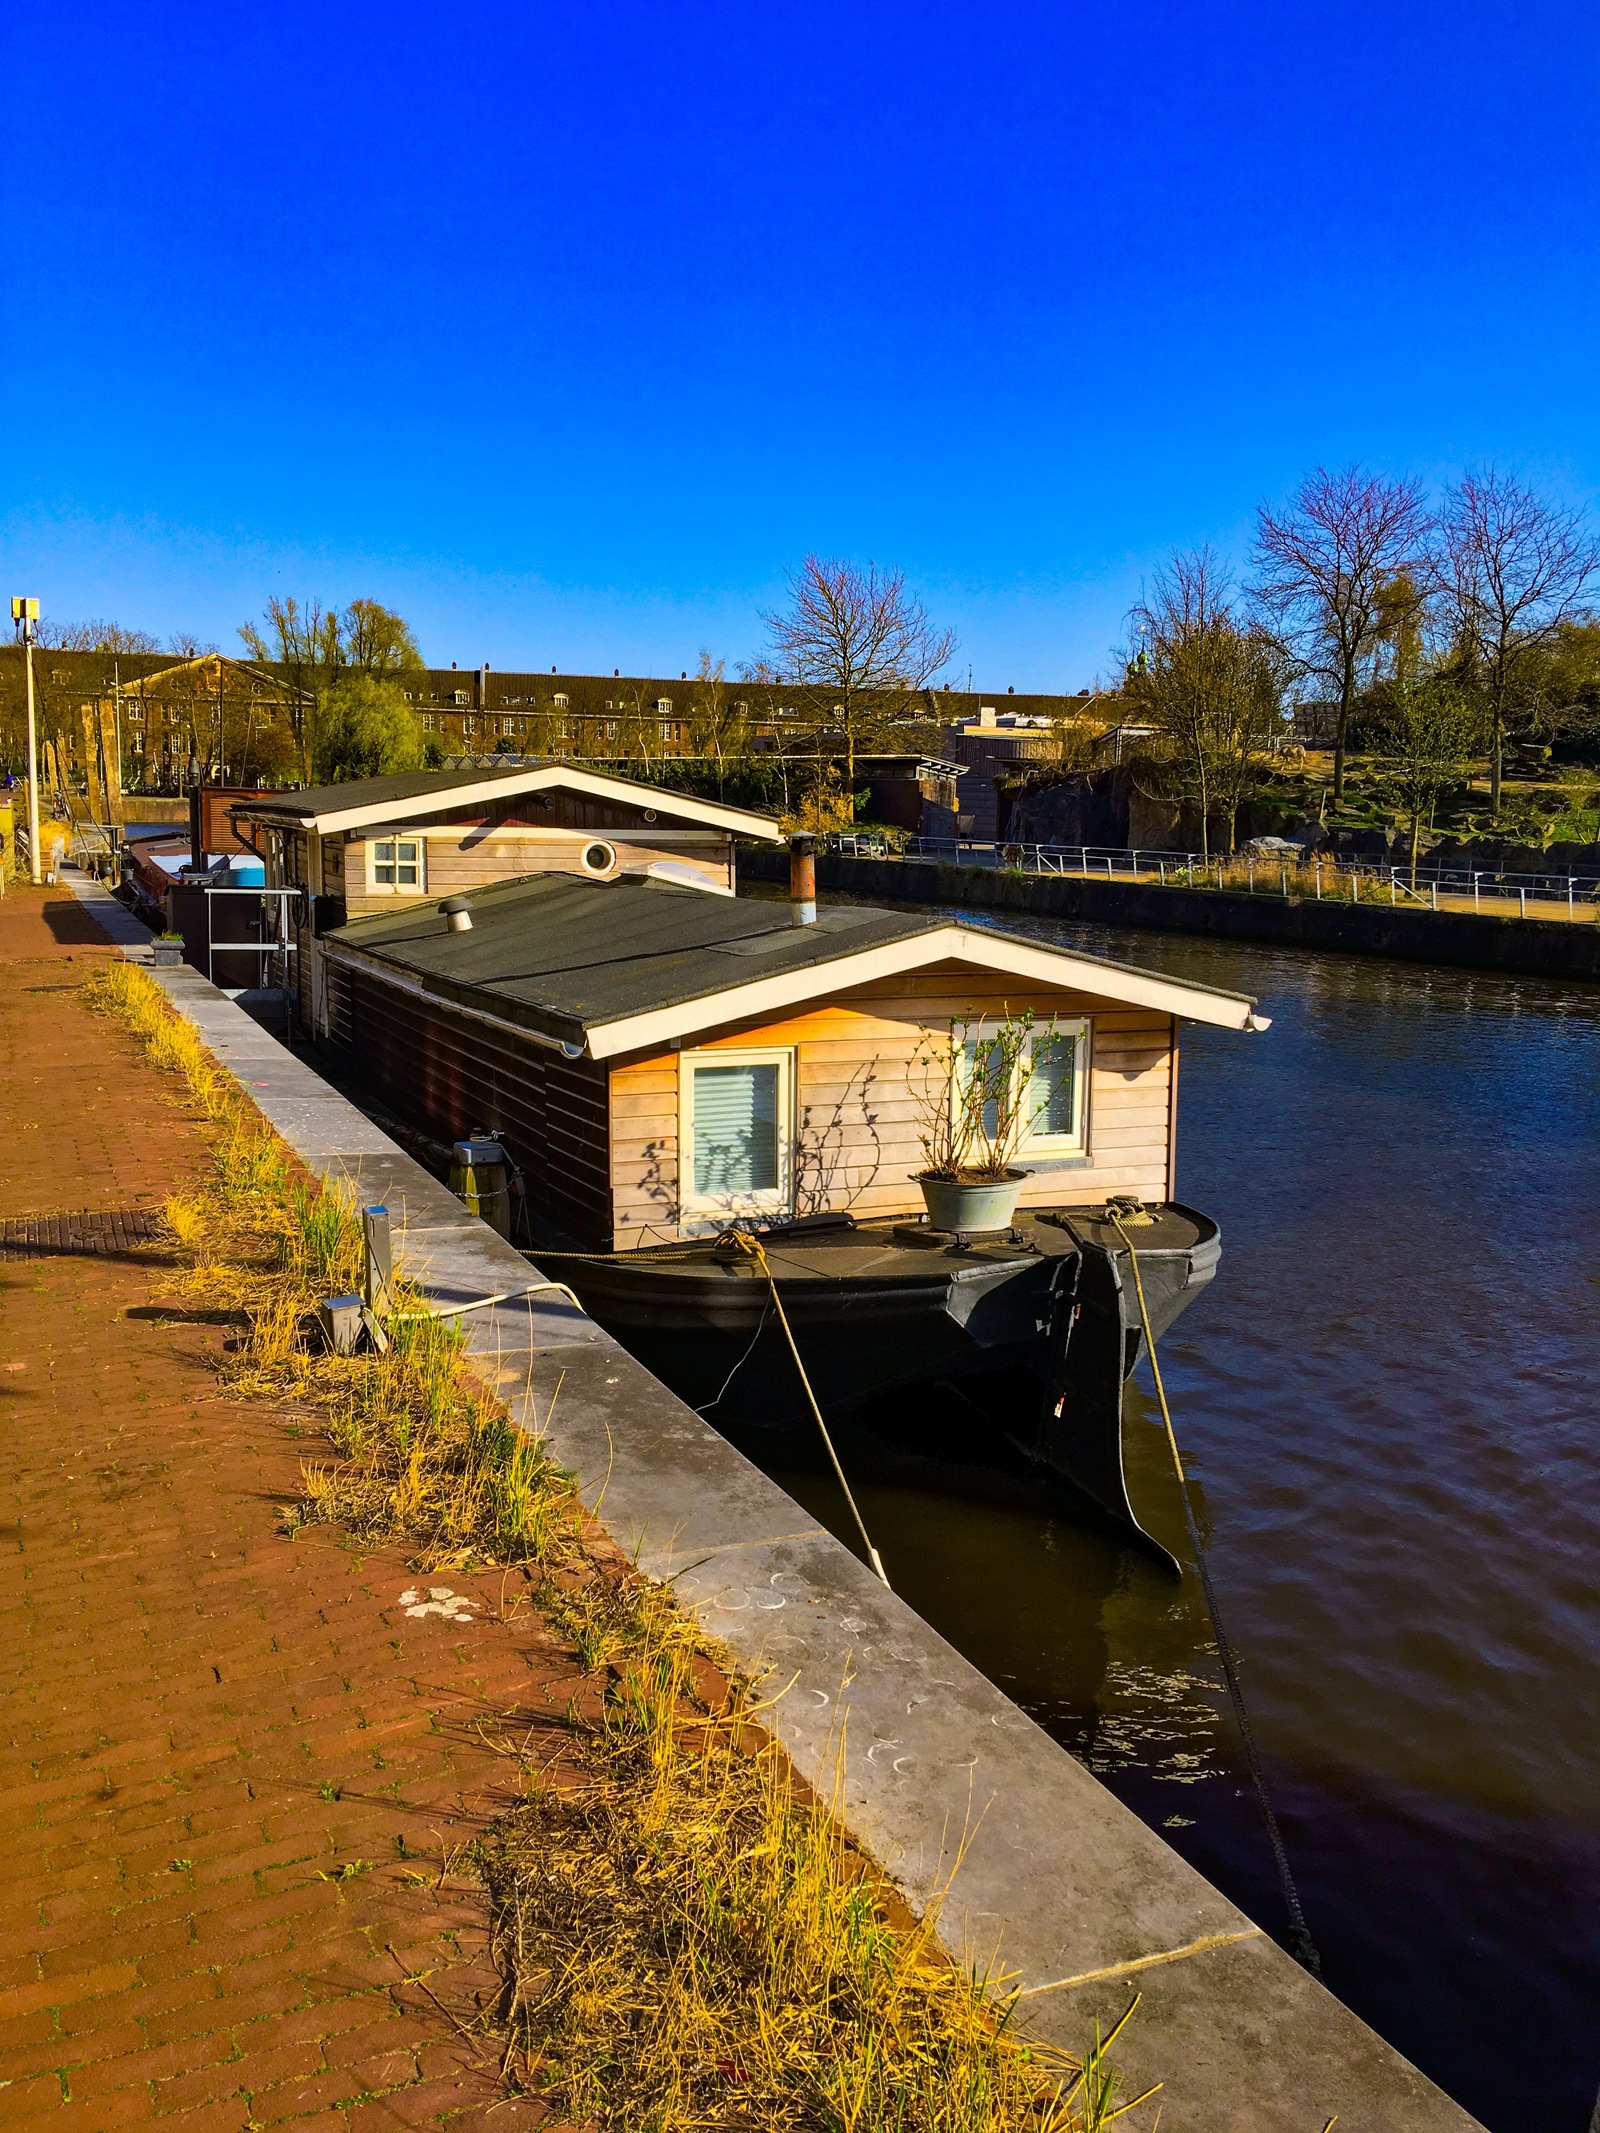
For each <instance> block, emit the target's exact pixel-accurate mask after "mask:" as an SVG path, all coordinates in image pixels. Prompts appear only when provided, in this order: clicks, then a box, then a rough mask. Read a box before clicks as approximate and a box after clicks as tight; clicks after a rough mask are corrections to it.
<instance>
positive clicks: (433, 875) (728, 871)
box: [229, 763, 781, 1038]
mask: <svg viewBox="0 0 1600 2133" xmlns="http://www.w3.org/2000/svg"><path fill="white" fill-rule="evenodd" d="M229 814H230V817H231V820H232V823H233V826H234V829H235V830H236V832H237V834H238V836H239V837H240V839H241V840H242V841H244V842H245V843H247V844H248V846H249V848H250V850H251V851H252V852H253V853H254V854H255V855H256V856H257V857H258V858H259V859H260V860H261V861H262V863H263V866H264V869H265V873H266V887H267V888H268V889H269V890H283V889H294V890H298V891H299V892H300V894H299V895H298V896H297V897H296V899H295V903H294V906H293V941H294V954H293V979H294V990H295V1015H296V1022H297V1026H298V1032H299V1034H300V1035H302V1036H306V1037H313V1038H316V1037H325V1036H327V1035H328V1034H329V1027H330V1025H329V996H328V988H327V964H326V959H325V957H324V953H323V946H322V944H323V941H324V939H325V937H326V936H327V935H329V934H330V933H332V932H334V931H335V930H336V929H338V928H339V927H342V926H343V925H345V923H346V922H347V921H349V920H352V919H356V918H360V917H362V916H364V915H367V914H378V913H387V914H391V915H392V914H393V913H395V912H397V911H402V910H407V909H409V908H411V907H412V906H414V905H421V904H436V903H438V902H439V901H440V900H442V899H444V898H447V897H449V896H451V895H460V894H467V893H470V892H472V891H474V890H477V889H481V888H483V887H484V886H486V885H487V884H488V883H491V882H496V881H504V880H507V879H510V878H515V877H521V876H524V875H537V874H541V873H545V872H561V873H563V874H571V875H576V876H578V877H580V878H581V879H584V880H588V881H594V882H614V881H618V880H620V879H623V878H625V877H627V878H633V877H642V876H644V875H648V874H654V875H655V876H656V877H657V878H659V879H663V880H669V881H676V882H678V883H680V884H688V885H691V886H692V887H694V888H695V889H698V890H702V891H708V892H710V893H711V894H713V895H720V896H727V897H731V896H732V895H733V893H734V845H735V840H736V839H744V840H747V841H752V842H757V843H778V842H781V833H780V831H779V829H778V826H777V824H776V823H775V822H774V821H772V819H771V818H770V817H769V816H767V815H757V814H752V813H750V812H749V811H748V810H747V809H745V808H740V807H724V806H722V805H721V804H720V803H718V802H716V801H713V800H700V799H696V798H694V797H693V796H691V795H689V794H686V793H676V792H667V791H664V790H662V789H660V788H659V787H656V786H653V785H640V784H636V783H635V782H633V781H632V780H631V779H627V778H613V777H606V776H603V775H601V774H600V773H598V772H594V771H587V770H585V769H583V768H582V767H581V766H580V765H578V764H576V763H539V764H533V765H528V764H518V765H515V766H514V767H511V768H509V769H501V768H483V767H474V768H471V769H466V770H453V771H440V770H418V771H399V772H395V773H393V774H391V775H389V776H387V777H381V778H363V779H358V780H354V781H352V782H351V783H349V784H344V785H322V786H312V787H310V788H308V789H302V790H300V791H286V792H263V793H255V794H252V795H250V796H248V797H247V798H246V799H244V800H242V801H238V802H236V803H235V804H234V805H233V806H232V807H231V808H230V809H229Z"/></svg>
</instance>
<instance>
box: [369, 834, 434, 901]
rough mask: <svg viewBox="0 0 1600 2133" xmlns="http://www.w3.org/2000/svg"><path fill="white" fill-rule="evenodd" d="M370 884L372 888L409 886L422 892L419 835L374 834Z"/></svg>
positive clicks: (401, 887) (405, 887)
mask: <svg viewBox="0 0 1600 2133" xmlns="http://www.w3.org/2000/svg"><path fill="white" fill-rule="evenodd" d="M372 886H373V887H374V888H375V889H394V890H397V891H400V890H406V889H409V890H411V891H413V892H414V893H415V894H417V895H421V894H422V892H423V890H424V889H425V888H426V887H427V883H426V882H425V881H424V879H423V863H422V839H421V838H420V837H376V838H374V839H373V844H372Z"/></svg>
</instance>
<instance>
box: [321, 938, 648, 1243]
mask: <svg viewBox="0 0 1600 2133" xmlns="http://www.w3.org/2000/svg"><path fill="white" fill-rule="evenodd" d="M328 975H329V992H330V1010H331V1032H330V1033H331V1035H332V1037H333V1040H334V1041H335V1042H336V1043H338V1044H340V1045H342V1046H343V1047H345V1048H346V1049H347V1050H348V1052H349V1054H350V1058H351V1064H352V1066H353V1068H354V1071H355V1074H356V1076H357V1077H358V1078H359V1080H360V1081H361V1083H362V1084H363V1085H364V1086H365V1087H368V1088H370V1089H371V1090H372V1091H373V1093H374V1094H375V1095H377V1096H379V1097H381V1098H382V1099H383V1101H384V1102H385V1103H386V1104H387V1105H388V1106H389V1107H390V1108H391V1109H392V1110H393V1112H394V1113H395V1116H396V1117H397V1118H400V1119H403V1120H404V1121H405V1122H406V1123H407V1124H408V1125H411V1126H415V1127H418V1128H420V1129H421V1130H422V1131H423V1132H425V1133H427V1134H429V1135H431V1136H432V1137H433V1138H434V1139H435V1140H440V1141H456V1140H460V1139H463V1138H464V1137H466V1136H467V1135H468V1134H471V1133H481V1132H488V1133H492V1134H493V1135H494V1137H495V1138H496V1139H497V1140H499V1141H500V1142H502V1144H503V1145H504V1147H505V1149H506V1152H507V1153H508V1154H509V1155H510V1157H511V1159H512V1160H513V1162H515V1163H516V1164H517V1166H518V1167H519V1169H520V1170H521V1171H522V1174H523V1178H524V1180H525V1181H526V1185H527V1191H528V1206H529V1213H530V1217H531V1219H532V1222H533V1225H534V1228H535V1232H536V1234H537V1235H538V1236H539V1237H540V1238H541V1240H542V1241H548V1242H551V1243H570V1244H572V1245H575V1246H576V1247H577V1248H578V1249H579V1250H581V1251H604V1250H605V1249H606V1248H607V1247H608V1245H609V1244H610V1242H611V1196H610V1170H609V1148H608V1144H607V1119H606V1080H607V1071H606V1068H605V1066H604V1064H602V1063H600V1062H597V1061H595V1060H593V1059H565V1058H563V1057H562V1055H561V1054H560V1053H559V1052H555V1051H551V1050H550V1049H549V1048H548V1047H547V1046H544V1045H541V1044H535V1043H534V1042H533V1040H532V1039H531V1038H524V1037H518V1036H516V1035H515V1034H513V1033H512V1032H510V1031H508V1030H500V1029H496V1028H494V1027H493V1026H492V1025H490V1024H488V1023H484V1022H479V1021H476V1020H475V1019H474V1018H473V1017H471V1016H470V1015H463V1014H460V1013H458V1012H457V1011H456V1010H455V1009H454V1008H452V1007H451V1006H449V1005H448V1003H446V1002H444V1001H439V1000H430V999H426V998H424V997H423V996H422V995H420V994H418V993H413V992H408V991H404V990H402V989H401V988H400V987H399V986H394V985H388V984H385V983H384V981H383V980H382V979H381V978H376V977H373V976H371V975H370V974H369V973H367V972H365V971H360V970H352V969H351V968H350V967H349V966H348V965H344V964H339V963H335V962H331V961H330V964H329V970H328Z"/></svg>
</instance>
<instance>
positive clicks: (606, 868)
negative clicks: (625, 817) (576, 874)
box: [583, 838, 617, 874]
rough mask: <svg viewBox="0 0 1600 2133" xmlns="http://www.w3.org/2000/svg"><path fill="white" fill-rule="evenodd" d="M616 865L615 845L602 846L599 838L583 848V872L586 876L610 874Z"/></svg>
mask: <svg viewBox="0 0 1600 2133" xmlns="http://www.w3.org/2000/svg"><path fill="white" fill-rule="evenodd" d="M616 863H617V852H616V846H615V845H611V844H602V843H601V842H600V841H599V839H598V838H597V839H596V840H595V842H594V843H593V844H586V845H585V846H584V848H583V871H584V872H585V873H586V874H609V873H610V872H611V870H612V868H613V867H614V866H615V865H616Z"/></svg>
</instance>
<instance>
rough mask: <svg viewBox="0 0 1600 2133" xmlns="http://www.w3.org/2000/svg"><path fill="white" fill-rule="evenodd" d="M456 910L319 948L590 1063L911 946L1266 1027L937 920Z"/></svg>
mask: <svg viewBox="0 0 1600 2133" xmlns="http://www.w3.org/2000/svg"><path fill="white" fill-rule="evenodd" d="M452 900H453V899H452ZM470 908H471V912H472V925H471V927H470V929H469V930H468V931H466V932H464V933H452V932H451V931H450V928H449V924H448V921H447V920H446V918H445V917H444V915H443V913H442V912H441V911H440V909H439V907H438V906H437V905H435V904H426V905H421V906H418V905H411V906H409V907H407V908H406V909H404V910H400V911H396V912H395V913H393V915H392V916H391V915H390V914H388V913H386V912H379V913H374V914H372V915H371V916H368V917H363V918H358V919H355V920H353V921H352V922H351V923H350V924H349V925H346V926H342V927H340V928H339V929H338V930H337V931H336V932H334V933H332V934H330V935H329V937H328V939H329V945H330V947H331V948H332V949H333V951H334V953H335V954H337V953H338V952H339V950H340V949H347V950H349V951H351V952H352V953H354V954H358V955H360V956H361V957H363V958H370V959H371V960H372V961H373V962H374V963H377V964H379V965H385V966H387V967H389V968H390V969H392V970H394V971H395V972H396V974H397V975H403V976H404V977H406V978H407V979H409V980H411V981H413V982H417V981H420V983H421V985H422V989H423V990H424V991H425V992H429V993H434V994H437V995H438V996H439V997H440V998H443V999H447V1000H453V1001H455V1002H456V1003H457V1004H458V1005H460V1006H462V1007H476V1008H478V1009H479V1010H480V1011H481V1012H483V1013H486V1014H492V1015H494V1016H495V1017H497V1018H498V1019H500V1020H503V1021H507V1022H514V1023H518V1024H520V1025H521V1026H522V1027H523V1028H524V1029H529V1030H533V1031H537V1032H538V1033H539V1034H540V1035H541V1036H544V1037H547V1038H550V1039H552V1040H554V1041H555V1042H556V1043H559V1044H563V1045H569V1046H572V1047H574V1048H575V1049H582V1048H583V1046H584V1045H585V1043H586V1042H587V1041H588V1040H589V1038H590V1035H591V1033H593V1035H594V1037H595V1040H596V1042H597V1043H598V1044H600V1045H601V1048H602V1049H601V1055H602V1056H603V1055H604V1054H605V1053H608V1052H611V1051H615V1050H617V1049H619V1048H620V1046H621V1044H622V1043H623V1042H624V1041H625V1040H623V1039H622V1037H621V1035H620V1032H621V1029H622V1028H623V1027H624V1026H626V1025H629V1024H631V1023H633V1022H635V1021H636V1019H637V1018H641V1017H655V1018H656V1022H655V1024H654V1031H655V1033H656V1034H659V1033H660V1027H661V1021H660V1018H661V1017H662V1016H663V1014H665V1015H666V1016H667V1018H668V1020H669V1021H672V1020H674V1019H675V1018H674V1012H673V1011H675V1010H679V1009H687V1008H690V1007H694V1008H696V1009H698V1008H699V1006H700V1005H701V1004H702V1003H705V1002H708V1001H713V1000H717V999H719V998H723V997H726V996H731V995H736V994H739V993H741V992H744V993H745V994H746V997H747V998H748V996H749V992H750V989H751V988H760V987H761V986H762V985H763V983H764V981H767V980H772V979H777V980H782V981H788V980H795V979H804V980H805V982H804V984H802V986H801V987H800V988H799V990H798V991H796V990H793V989H791V988H789V987H787V986H782V987H780V990H785V991H787V992H788V997H789V998H790V999H791V1000H793V999H798V998H800V997H817V996H820V995H824V994H825V993H826V992H827V989H828V980H827V979H826V978H819V979H818V980H817V981H816V982H815V984H814V987H812V989H811V990H810V991H809V992H808V991H807V987H808V986H812V981H811V980H810V979H809V978H807V977H806V973H809V972H813V971H815V972H821V971H825V970H827V969H828V967H829V966H830V965H832V964H836V963H841V962H843V961H845V960H846V959H850V958H855V957H858V956H863V955H865V956H869V957H870V955H871V954H872V953H873V951H877V950H883V949H893V948H896V947H898V946H900V945H901V944H904V943H907V942H915V941H917V940H920V939H922V938H923V937H925V936H926V937H928V939H929V959H930V960H937V959H940V958H942V957H948V956H954V957H955V958H956V959H957V960H973V961H976V962H980V963H983V964H984V965H985V966H986V967H988V968H1004V969H1015V970H1016V971H1017V972H1018V973H1019V974H1021V975H1026V976H1031V977H1032V978H1034V979H1035V980H1042V981H1043V982H1044V983H1046V984H1059V985H1061V986H1063V987H1066V988H1073V987H1076V988H1080V989H1083V990H1087V991H1091V992H1094V993H1096V994H1099V995H1101V996H1103V997H1105V998H1108V999H1125V1000H1130V1001H1142V1002H1144V1003H1145V1004H1148V1005H1156V1006H1158V1007H1160V1008H1161V1010H1162V1011H1163V1012H1169V1013H1174V1014H1182V1015H1188V1016H1190V1017H1192V1018H1193V1019H1195V1020H1198V1021H1207V1022H1217V1023H1220V1024H1222V1025H1223V1026H1226V1027H1232V1028H1244V1027H1247V1026H1256V1027H1264V1026H1265V1025H1264V1023H1255V1024H1251V1023H1250V1022H1249V1021H1248V1020H1247V1018H1248V1016H1249V1012H1250V1010H1251V1008H1252V1007H1253V1002H1252V1001H1251V1000H1250V999H1249V998H1248V997H1247V996H1246V995H1245V994H1242V993H1233V992H1224V991H1222V990H1220V989H1219V988H1217V987H1214V986H1210V985H1196V984H1195V983H1193V982H1192V981H1191V980H1189V979H1185V978H1171V977H1168V976H1166V975H1165V973H1163V972H1160V971H1154V970H1141V969H1140V968H1139V967H1138V966H1137V965H1136V964H1132V963H1114V962H1111V961H1110V960H1109V959H1107V958H1104V957H1101V956H1098V955H1092V954H1087V953H1085V952H1084V951H1083V950H1081V949H1071V948H1065V947H1056V946H1052V945H1050V944H1048V943H1044V942H1040V941H1033V940H1027V939H1024V938H1023V937H1022V936H1021V935H1019V934H1014V933H1007V932H1005V931H1004V930H1003V929H1001V928H1000V927H996V926H988V925H984V926H972V925H968V924H967V923H966V922H965V921H963V920H960V919H957V920H952V919H950V917H949V916H948V915H947V914H943V913H940V912H937V911H888V910H883V909H881V908H879V907H877V906H874V905H870V904H836V903H826V904H821V905H819V906H818V910H817V917H816V922H815V924H814V925H809V926H797V925H796V924H795V923H794V921H793V919H792V917H791V915H790V908H789V906H788V904H787V903H776V902H774V903H768V902H764V901H759V900H757V899H755V898H750V899H748V900H745V899H741V898H738V897H731V896H715V895H711V894H708V893H707V892H706V891H704V890H701V889H689V888H679V887H676V886H675V885H673V884H672V883H669V882H665V881H661V880H659V879H656V880H652V879H650V878H649V877H647V876H643V875H634V876H631V877H630V876H628V875H620V876H617V877H616V878H614V879H613V880H611V881H594V880H592V879H590V878H589V877H588V876H586V875H580V874H563V873H543V874H535V875H524V876H523V877H522V878H521V879H520V880H517V881H507V882H496V883H494V884H492V885H490V886H488V887H486V888H482V889H474V890H473V891H472V892H471V896H470ZM941 935H942V936H943V939H942V941H939V942H937V943H936V942H935V941H934V939H933V937H934V936H941ZM895 960H896V962H897V964H898V959H895ZM898 967H900V968H907V967H913V966H912V965H906V964H898ZM1058 973H1059V974H1058ZM734 1011H735V1012H737V1010H736V1009H735V1010H734ZM717 1019H718V1018H717V1016H716V1015H715V1014H709V1015H705V1016H704V1017H703V1018H702V1021H701V1022H700V1023H698V1024H697V1023H696V1022H695V1020H694V1018H693V1016H692V1015H691V1016H688V1017H687V1018H685V1019H684V1020H683V1021H682V1022H681V1024H680V1025H679V1026H680V1027H682V1028H687V1029H692V1028H695V1027H701V1026H704V1027H709V1026H710V1025H711V1024H713V1023H714V1022H715V1021H716V1020H717Z"/></svg>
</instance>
